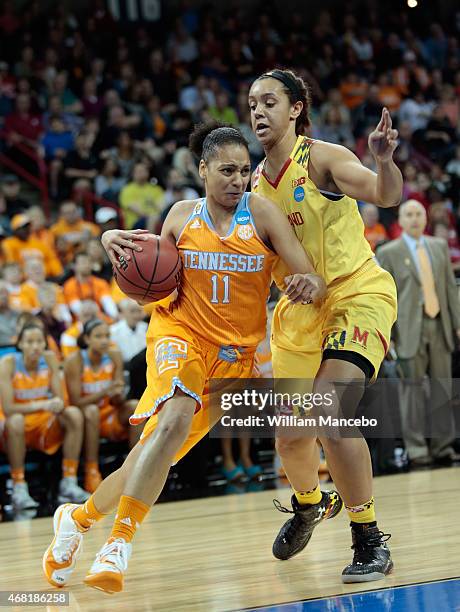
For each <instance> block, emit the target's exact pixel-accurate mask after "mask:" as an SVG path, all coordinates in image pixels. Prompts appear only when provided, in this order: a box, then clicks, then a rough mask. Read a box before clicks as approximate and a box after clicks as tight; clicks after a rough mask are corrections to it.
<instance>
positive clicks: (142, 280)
mask: <svg viewBox="0 0 460 612" xmlns="http://www.w3.org/2000/svg"><path fill="white" fill-rule="evenodd" d="M139 244H140V245H141V246H142V251H132V255H131V259H130V260H129V261H127V260H126V259H125V258H124V257H123V256H119V258H118V259H119V261H120V264H121V267H120V268H117V269H114V273H113V274H114V277H115V280H116V281H117V284H118V286H119V287H120V289H121V290H122V291H123V293H126V295H127V296H129V297H130V298H132V299H133V300H139V301H147V300H148V301H150V302H157V301H158V300H161V299H163V298H165V297H167V296H168V295H170V294H171V293H172V292H173V291H174V289H176V288H177V286H178V284H179V280H180V274H181V269H182V260H181V258H180V255H179V252H178V250H177V249H176V247H175V246H174V245H173V244H172V243H171V242H170V241H169V240H167V239H165V238H160V236H155V235H153V234H150V235H149V239H148V240H145V241H143V242H139Z"/></svg>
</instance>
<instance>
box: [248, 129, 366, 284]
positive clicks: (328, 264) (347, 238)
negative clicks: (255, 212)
mask: <svg viewBox="0 0 460 612" xmlns="http://www.w3.org/2000/svg"><path fill="white" fill-rule="evenodd" d="M314 142H315V141H314V140H312V139H311V138H307V137H305V136H299V137H298V138H297V142H296V143H295V146H294V148H293V150H292V152H291V155H290V156H289V158H288V159H287V160H286V163H285V164H284V166H283V167H282V168H281V171H280V173H279V175H278V177H277V178H276V180H275V181H274V182H273V181H271V180H270V179H269V178H268V177H267V176H266V174H265V172H264V163H265V160H263V161H262V162H261V163H260V164H259V166H258V167H257V169H256V170H255V172H254V176H253V183H252V190H253V191H254V192H256V193H259V194H260V195H261V196H264V197H266V198H268V199H269V200H272V201H273V202H275V203H276V204H277V205H278V207H279V208H280V209H281V210H282V211H283V212H284V213H285V214H286V215H287V218H288V219H289V222H290V223H291V225H292V227H293V228H294V231H295V233H296V235H297V238H298V239H299V241H300V242H301V243H302V246H303V247H304V249H305V251H306V252H307V253H308V254H309V255H310V257H311V259H312V262H313V265H314V267H315V270H316V272H317V273H318V274H321V276H323V278H324V279H325V281H326V283H327V285H330V284H331V283H332V282H333V281H335V280H336V279H339V278H341V277H347V276H350V274H353V273H354V272H356V270H358V269H359V268H360V267H361V266H362V265H363V264H364V263H365V262H366V261H368V260H369V259H371V258H372V257H373V256H374V254H373V252H372V250H371V248H370V246H369V244H368V242H367V240H366V238H365V237H364V223H363V221H362V219H361V215H360V214H359V211H358V206H357V203H356V200H353V199H352V198H350V197H348V196H346V195H338V194H330V193H327V192H322V191H320V190H319V189H318V188H317V187H316V185H315V184H314V183H313V181H312V180H311V179H310V178H309V176H308V159H309V155H310V149H311V146H312V144H313V143H314ZM288 273H289V272H288V270H287V269H286V267H285V265H284V263H283V262H282V261H281V259H279V260H278V262H277V263H276V265H275V268H274V271H273V276H274V279H275V281H276V284H277V285H278V286H279V287H282V288H283V287H284V281H283V279H284V277H285V276H286V275H287V274H288Z"/></svg>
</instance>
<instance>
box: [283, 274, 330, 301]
mask: <svg viewBox="0 0 460 612" xmlns="http://www.w3.org/2000/svg"><path fill="white" fill-rule="evenodd" d="M284 282H285V283H286V285H287V288H286V291H285V293H286V295H287V296H288V298H289V300H290V301H291V302H293V303H294V304H312V303H316V302H319V301H320V300H322V299H323V298H324V297H325V295H326V293H327V286H326V283H325V282H324V278H323V277H322V276H320V275H319V274H291V275H290V276H286V277H285V279H284Z"/></svg>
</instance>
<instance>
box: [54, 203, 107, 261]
mask: <svg viewBox="0 0 460 612" xmlns="http://www.w3.org/2000/svg"><path fill="white" fill-rule="evenodd" d="M99 231H100V230H99V228H98V227H97V225H95V224H94V223H90V222H89V221H84V220H83V218H82V211H81V208H80V207H79V206H77V205H76V204H75V202H72V200H66V201H64V202H62V204H61V206H60V207H59V219H58V220H57V222H56V223H55V224H54V225H52V226H51V233H52V234H53V236H54V238H55V240H57V239H58V238H62V239H64V240H65V242H66V248H67V252H68V253H69V254H70V259H71V260H72V259H73V257H74V255H75V253H76V252H77V251H78V250H80V249H82V248H83V246H84V245H85V244H86V242H87V241H88V240H89V239H90V238H91V237H92V236H99Z"/></svg>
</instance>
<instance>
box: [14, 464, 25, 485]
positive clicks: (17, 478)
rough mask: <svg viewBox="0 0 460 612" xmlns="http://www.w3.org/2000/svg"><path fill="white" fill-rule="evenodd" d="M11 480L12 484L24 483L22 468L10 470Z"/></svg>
mask: <svg viewBox="0 0 460 612" xmlns="http://www.w3.org/2000/svg"><path fill="white" fill-rule="evenodd" d="M11 478H12V480H13V483H14V484H19V483H20V482H25V481H26V480H25V478H24V468H17V469H15V470H11Z"/></svg>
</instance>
